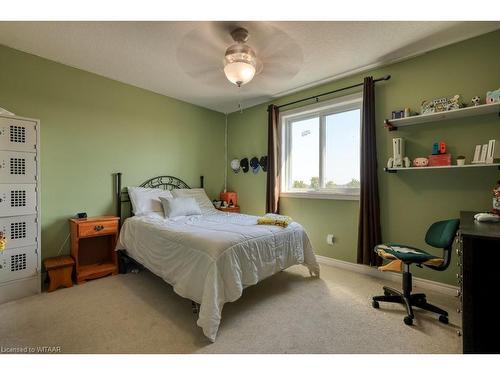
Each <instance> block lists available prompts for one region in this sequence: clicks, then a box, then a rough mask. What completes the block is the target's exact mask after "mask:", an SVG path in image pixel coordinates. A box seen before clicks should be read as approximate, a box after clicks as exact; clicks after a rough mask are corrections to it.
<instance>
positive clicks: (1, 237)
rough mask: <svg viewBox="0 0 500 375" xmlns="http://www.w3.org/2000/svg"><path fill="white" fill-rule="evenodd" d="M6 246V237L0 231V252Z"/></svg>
mask: <svg viewBox="0 0 500 375" xmlns="http://www.w3.org/2000/svg"><path fill="white" fill-rule="evenodd" d="M6 247H7V239H6V238H5V236H4V234H3V232H0V252H2V251H4V250H5V248H6Z"/></svg>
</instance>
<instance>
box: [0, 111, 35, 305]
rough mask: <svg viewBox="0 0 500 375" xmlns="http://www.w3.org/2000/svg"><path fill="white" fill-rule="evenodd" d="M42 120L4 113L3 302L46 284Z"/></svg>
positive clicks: (0, 176) (0, 139)
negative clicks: (41, 184) (42, 229)
mask: <svg viewBox="0 0 500 375" xmlns="http://www.w3.org/2000/svg"><path fill="white" fill-rule="evenodd" d="M39 126H40V123H39V121H38V120H34V119H27V118H21V117H16V116H6V115H0V232H2V233H3V235H4V236H5V239H6V240H7V244H6V249H5V250H4V251H2V252H0V303H2V302H7V301H10V300H13V299H17V298H21V297H24V296H28V295H30V294H35V293H39V292H40V290H41V280H40V189H39V180H40V179H39V176H40V165H39V152H40V147H39V142H40V141H39V140H40V132H39Z"/></svg>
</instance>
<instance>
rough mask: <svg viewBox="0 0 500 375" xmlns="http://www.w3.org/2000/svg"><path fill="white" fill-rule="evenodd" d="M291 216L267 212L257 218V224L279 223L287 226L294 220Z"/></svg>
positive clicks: (284, 226) (278, 224)
mask: <svg viewBox="0 0 500 375" xmlns="http://www.w3.org/2000/svg"><path fill="white" fill-rule="evenodd" d="M292 221H293V220H292V218H291V217H290V216H284V215H276V214H265V215H264V216H260V217H259V218H258V219H257V224H260V225H277V226H280V227H283V228H286V227H287V226H288V224H290V223H291V222H292Z"/></svg>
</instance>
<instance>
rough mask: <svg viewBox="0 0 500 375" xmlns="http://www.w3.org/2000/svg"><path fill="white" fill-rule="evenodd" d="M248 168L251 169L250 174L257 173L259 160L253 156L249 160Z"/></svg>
mask: <svg viewBox="0 0 500 375" xmlns="http://www.w3.org/2000/svg"><path fill="white" fill-rule="evenodd" d="M250 167H252V172H253V173H254V174H257V173H259V170H260V164H259V159H258V158H257V157H256V156H254V157H253V158H252V159H250Z"/></svg>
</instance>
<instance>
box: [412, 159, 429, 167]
mask: <svg viewBox="0 0 500 375" xmlns="http://www.w3.org/2000/svg"><path fill="white" fill-rule="evenodd" d="M428 165H429V159H427V158H415V159H413V166H414V167H417V168H421V167H427V166H428Z"/></svg>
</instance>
